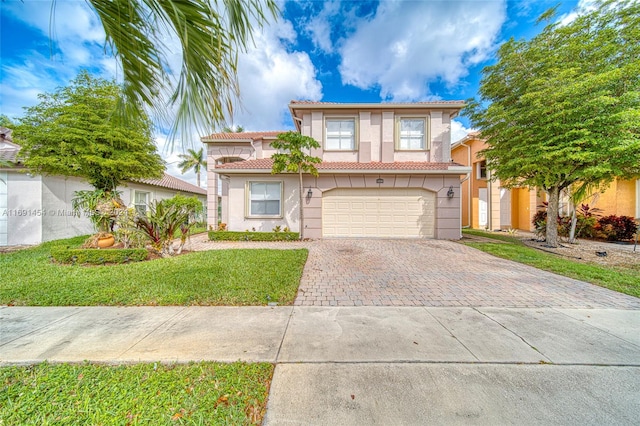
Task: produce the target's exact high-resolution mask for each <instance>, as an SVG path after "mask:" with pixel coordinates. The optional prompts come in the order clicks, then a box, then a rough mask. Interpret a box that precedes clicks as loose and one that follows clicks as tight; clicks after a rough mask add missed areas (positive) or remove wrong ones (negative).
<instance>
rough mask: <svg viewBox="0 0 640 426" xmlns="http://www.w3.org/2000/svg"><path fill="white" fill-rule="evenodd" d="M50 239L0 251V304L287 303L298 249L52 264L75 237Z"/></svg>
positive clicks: (301, 256)
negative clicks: (53, 254)
mask: <svg viewBox="0 0 640 426" xmlns="http://www.w3.org/2000/svg"><path fill="white" fill-rule="evenodd" d="M83 240H84V237H79V238H75V239H67V240H58V241H55V242H50V243H45V244H42V245H40V246H37V247H34V248H30V249H26V250H20V251H17V252H12V253H5V254H0V304H6V305H24V306H95V305H105V306H124V305H127V306H136V305H234V306H242V305H245V306H250V305H253V306H256V305H266V304H267V303H269V302H277V303H278V304H280V305H288V304H292V303H293V300H294V299H295V296H296V293H297V291H298V286H299V284H300V278H301V276H302V270H303V268H304V264H305V262H306V260H307V255H308V251H307V250H306V249H296V250H267V249H243V250H211V251H201V252H194V253H189V254H184V255H181V256H176V257H172V258H166V259H155V260H151V261H146V262H136V263H130V264H122V265H101V266H80V265H60V264H56V263H54V262H52V261H51V259H50V253H51V250H52V249H54V248H56V247H66V246H73V245H79V244H82V241H83Z"/></svg>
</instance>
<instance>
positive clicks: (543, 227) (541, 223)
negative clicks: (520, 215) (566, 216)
mask: <svg viewBox="0 0 640 426" xmlns="http://www.w3.org/2000/svg"><path fill="white" fill-rule="evenodd" d="M531 223H532V224H533V227H534V229H535V234H536V235H537V236H538V237H545V236H546V235H547V211H546V210H538V211H537V212H536V214H534V215H533V219H532V220H531Z"/></svg>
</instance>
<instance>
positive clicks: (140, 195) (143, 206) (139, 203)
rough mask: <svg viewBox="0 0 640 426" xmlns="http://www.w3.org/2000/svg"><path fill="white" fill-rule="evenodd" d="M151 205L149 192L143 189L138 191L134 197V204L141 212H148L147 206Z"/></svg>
mask: <svg viewBox="0 0 640 426" xmlns="http://www.w3.org/2000/svg"><path fill="white" fill-rule="evenodd" d="M148 205H149V193H148V192H143V191H136V192H135V194H134V197H133V206H134V207H135V209H136V211H137V212H138V213H139V214H146V213H147V206H148Z"/></svg>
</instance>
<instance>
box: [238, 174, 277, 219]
mask: <svg viewBox="0 0 640 426" xmlns="http://www.w3.org/2000/svg"><path fill="white" fill-rule="evenodd" d="M253 184H267V185H279V186H280V188H279V189H280V190H279V194H280V199H279V200H278V213H277V214H253V212H252V210H251V207H252V201H254V200H252V199H251V189H252V186H253ZM265 195H266V194H265ZM255 201H261V200H255ZM263 201H267V199H266V198H265V200H263ZM271 201H273V200H271ZM283 203H284V182H283V181H279V180H278V181H276V180H267V181H264V180H250V181H247V182H246V188H245V217H246V218H248V219H262V218H270V219H281V218H282V217H283V210H284V208H283Z"/></svg>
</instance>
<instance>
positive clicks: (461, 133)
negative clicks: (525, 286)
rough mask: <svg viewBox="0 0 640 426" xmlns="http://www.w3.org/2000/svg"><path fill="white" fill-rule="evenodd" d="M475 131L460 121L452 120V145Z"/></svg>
mask: <svg viewBox="0 0 640 426" xmlns="http://www.w3.org/2000/svg"><path fill="white" fill-rule="evenodd" d="M473 131H475V129H468V128H466V127H464V124H462V123H461V122H459V121H458V120H451V143H455V142H458V141H459V140H460V139H462V138H464V137H465V136H467V135H468V134H469V133H471V132H473Z"/></svg>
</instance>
